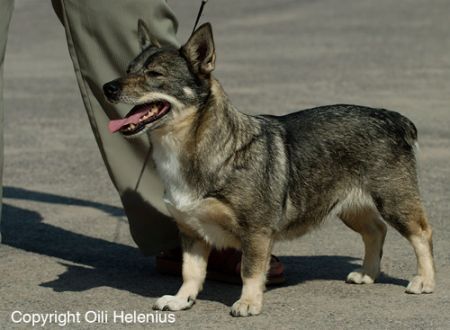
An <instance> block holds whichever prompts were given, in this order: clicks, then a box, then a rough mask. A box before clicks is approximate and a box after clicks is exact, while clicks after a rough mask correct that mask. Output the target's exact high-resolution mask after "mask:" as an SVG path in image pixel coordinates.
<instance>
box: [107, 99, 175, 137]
mask: <svg viewBox="0 0 450 330" xmlns="http://www.w3.org/2000/svg"><path fill="white" fill-rule="evenodd" d="M169 111H170V103H169V102H166V101H155V102H150V103H144V104H139V105H136V106H135V107H134V108H133V109H131V111H130V112H129V113H128V114H127V115H126V116H125V118H122V119H115V120H111V121H110V122H109V124H108V128H109V131H110V132H111V133H116V132H120V133H122V134H123V135H134V134H136V133H138V132H140V131H142V130H143V129H144V128H145V127H146V126H147V125H149V124H151V123H154V122H155V121H157V120H158V119H161V118H162V117H164V116H165V115H166V114H167V113H169Z"/></svg>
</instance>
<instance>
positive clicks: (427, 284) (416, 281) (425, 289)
mask: <svg viewBox="0 0 450 330" xmlns="http://www.w3.org/2000/svg"><path fill="white" fill-rule="evenodd" d="M434 286H435V284H434V281H433V280H427V279H426V278H425V277H424V276H420V275H417V276H414V277H413V279H412V280H411V282H409V284H408V286H407V287H406V293H413V294H421V293H432V292H433V291H434Z"/></svg>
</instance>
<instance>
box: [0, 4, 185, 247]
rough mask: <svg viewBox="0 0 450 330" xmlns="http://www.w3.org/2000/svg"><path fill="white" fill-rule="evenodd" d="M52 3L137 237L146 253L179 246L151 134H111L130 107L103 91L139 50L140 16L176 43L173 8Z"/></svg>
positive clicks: (3, 30)
mask: <svg viewBox="0 0 450 330" xmlns="http://www.w3.org/2000/svg"><path fill="white" fill-rule="evenodd" d="M12 3H13V0H0V5H1V8H0V10H1V15H4V14H6V16H7V17H10V15H11V12H12ZM52 4H53V7H54V9H55V12H56V14H57V15H58V17H59V19H60V21H61V22H62V24H63V25H64V28H65V32H66V37H67V45H68V48H69V53H70V56H71V59H72V62H73V67H74V70H75V74H76V77H77V81H78V85H79V88H80V92H81V96H82V98H83V102H84V105H85V108H86V112H87V114H88V117H89V122H90V125H91V128H92V131H93V133H94V136H95V139H96V141H97V144H98V147H99V150H100V152H101V154H102V157H103V160H104V162H105V165H106V168H107V170H108V173H109V175H110V177H111V179H112V181H113V183H114V186H115V187H116V189H117V191H118V192H119V195H120V198H121V200H122V203H123V207H124V210H125V213H126V215H127V217H128V220H129V224H130V231H131V235H132V237H133V239H134V240H135V242H136V244H137V245H138V246H139V248H140V249H141V251H142V252H143V253H144V254H147V255H151V254H155V253H157V252H158V251H161V250H162V249H165V248H171V247H174V246H176V245H178V244H179V243H178V232H177V229H176V226H175V224H174V223H173V221H172V220H171V219H170V218H169V217H168V216H167V211H166V209H165V206H164V203H163V201H162V196H163V186H162V183H161V181H160V179H159V178H158V176H157V174H156V171H155V168H154V164H153V162H152V160H151V144H150V142H149V140H148V138H147V137H142V138H139V139H133V140H126V139H124V138H123V137H121V136H120V135H117V134H111V133H109V131H108V129H107V124H108V121H109V119H110V118H118V117H119V116H123V115H125V114H126V113H127V112H128V111H129V110H130V109H129V106H123V105H111V104H109V103H107V102H106V100H105V98H104V96H103V93H102V86H103V84H104V83H106V82H108V81H110V80H112V79H115V78H117V77H119V76H120V75H123V74H124V72H125V70H126V67H127V65H128V63H129V62H130V60H131V59H133V57H135V56H136V55H137V54H138V53H139V44H138V40H137V20H138V18H142V19H143V20H144V21H145V22H146V23H147V25H148V26H149V28H150V29H151V32H152V33H153V35H154V36H156V37H157V38H158V39H160V40H165V41H167V42H170V43H172V44H174V45H178V41H177V40H176V37H175V35H176V30H177V21H176V18H175V16H174V14H173V12H172V11H171V10H170V8H169V7H168V5H167V3H166V1H164V0H121V1H118V0H114V1H111V0H52ZM5 8H6V10H5ZM5 22H6V20H4V19H3V17H2V18H0V24H1V25H2V26H0V33H2V34H1V35H0V39H1V40H2V44H6V33H7V25H8V24H7V23H5ZM3 25H5V27H3ZM3 40H4V41H3ZM2 44H0V47H1V46H2ZM3 48H4V45H3ZM3 48H0V50H3ZM3 53H4V52H2V53H1V54H3ZM2 63H3V61H2ZM0 83H1V82H0Z"/></svg>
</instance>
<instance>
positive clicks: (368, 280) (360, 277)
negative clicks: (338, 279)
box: [346, 269, 375, 284]
mask: <svg viewBox="0 0 450 330" xmlns="http://www.w3.org/2000/svg"><path fill="white" fill-rule="evenodd" d="M374 277H375V276H373V277H372V276H370V275H368V274H366V273H364V270H362V269H357V270H355V271H354V272H351V273H350V274H348V275H347V280H346V282H347V283H353V284H372V283H373V282H374V280H375V279H374Z"/></svg>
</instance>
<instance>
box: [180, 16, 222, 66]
mask: <svg viewBox="0 0 450 330" xmlns="http://www.w3.org/2000/svg"><path fill="white" fill-rule="evenodd" d="M181 51H182V52H183V53H184V55H185V56H186V58H187V59H188V60H189V62H190V63H191V65H192V68H193V69H194V70H195V71H196V73H201V74H206V75H207V74H210V73H211V72H212V71H213V70H214V66H215V61H216V51H215V48H214V39H213V34H212V28H211V24H209V23H205V24H203V25H202V26H200V27H199V28H198V29H197V30H196V31H195V32H194V33H193V34H192V36H191V37H190V38H189V40H188V42H187V43H186V44H185V45H184V46H183V47H182V48H181Z"/></svg>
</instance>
